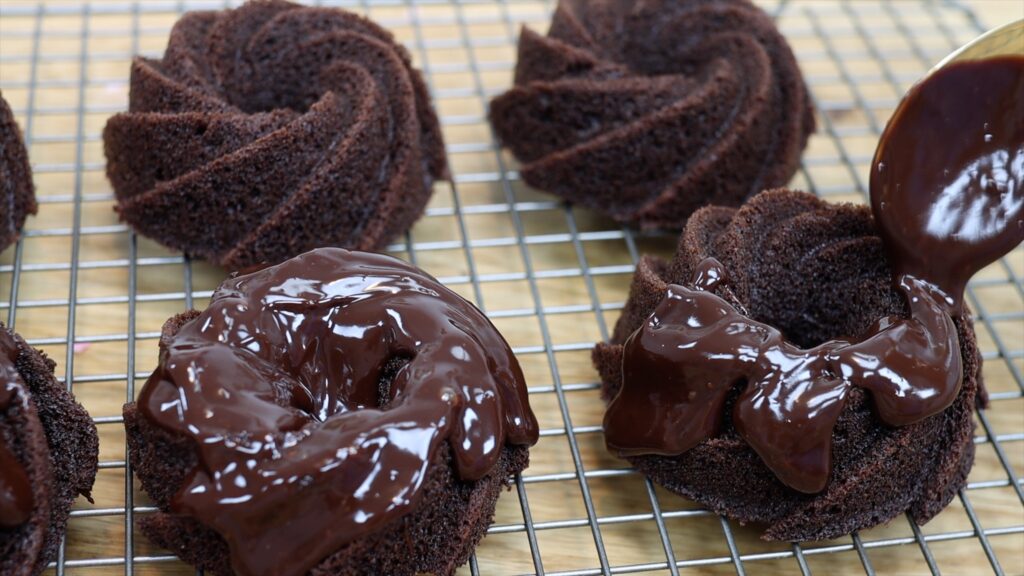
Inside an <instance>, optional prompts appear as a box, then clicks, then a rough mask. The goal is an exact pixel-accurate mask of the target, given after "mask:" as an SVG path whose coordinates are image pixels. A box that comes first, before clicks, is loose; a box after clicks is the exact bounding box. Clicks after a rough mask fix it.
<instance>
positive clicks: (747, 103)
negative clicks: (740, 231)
mask: <svg viewBox="0 0 1024 576" xmlns="http://www.w3.org/2000/svg"><path fill="white" fill-rule="evenodd" d="M490 119H491V123H492V125H493V126H494V129H495V131H496V133H497V135H498V137H499V138H500V140H501V142H502V143H503V144H504V145H505V146H507V147H508V148H509V149H511V151H512V153H513V154H514V155H515V157H516V158H517V159H519V161H520V162H522V164H523V166H522V170H521V174H522V177H523V179H524V180H525V181H526V182H527V183H528V184H530V185H531V186H533V187H535V188H539V189H541V190H545V191H547V192H550V193H552V194H556V195H558V196H561V197H563V198H565V199H567V200H571V201H573V202H578V203H580V204H582V205H584V206H587V207H588V208H592V209H594V210H597V211H600V212H603V213H606V214H608V215H610V216H611V217H613V218H615V219H616V220H618V221H620V222H624V223H628V224H633V225H638V226H641V227H643V228H672V229H679V228H680V227H681V226H682V225H683V223H684V222H685V220H686V217H687V216H689V215H690V213H692V212H693V211H694V210H696V209H697V208H700V207H702V206H705V205H707V204H718V205H727V206H737V205H739V204H740V203H741V202H743V200H744V199H746V198H747V197H748V196H751V195H753V194H755V193H757V192H760V191H761V190H763V189H765V188H771V187H775V186H782V185H784V184H785V183H786V182H788V181H789V179H790V177H791V176H792V175H793V173H794V172H795V171H796V169H797V164H798V162H799V159H800V154H801V151H802V150H803V148H804V146H805V145H806V144H807V138H808V136H809V135H810V134H811V133H812V132H813V131H814V114H813V110H812V108H811V101H810V97H809V95H808V92H807V88H806V87H805V85H804V81H803V79H802V77H801V74H800V70H799V68H798V67H797V63H796V60H795V59H794V57H793V53H792V51H791V50H790V48H789V46H788V45H787V44H786V41H785V39H784V38H783V37H782V35H781V34H780V33H779V31H778V30H777V29H776V28H775V24H774V23H773V22H772V19H771V18H770V17H769V16H768V15H767V14H765V13H764V12H762V11H761V10H760V9H758V8H756V7H755V6H753V5H752V4H751V3H750V2H748V1H747V0H655V1H647V2H632V1H629V0H596V1H584V0H559V2H558V7H557V8H556V10H555V14H554V18H553V20H552V22H551V28H550V30H549V31H548V34H547V36H541V35H539V34H537V33H535V32H533V31H531V30H529V29H525V28H524V29H523V31H522V35H521V36H520V39H519V59H518V62H517V64H516V70H515V87H514V88H512V89H511V90H509V91H508V92H506V93H505V94H503V95H501V96H499V97H498V98H496V99H495V100H494V101H493V102H492V103H491V110H490Z"/></svg>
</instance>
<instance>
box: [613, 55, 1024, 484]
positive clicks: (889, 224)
mask: <svg viewBox="0 0 1024 576" xmlns="http://www.w3.org/2000/svg"><path fill="white" fill-rule="evenodd" d="M1022 93H1024V58H1022V57H1000V58H994V59H990V60H983V61H977V62H966V63H957V64H953V65H950V66H948V67H947V68H944V69H942V70H940V71H938V72H936V73H935V74H933V75H932V76H931V77H929V78H928V79H927V80H926V81H925V82H922V83H921V84H919V85H917V86H915V87H914V88H913V89H912V90H911V91H910V93H908V95H907V96H906V98H905V100H904V102H903V103H902V105H901V107H900V108H899V111H898V112H897V113H896V115H895V116H894V118H893V120H892V121H890V124H889V125H888V127H887V128H886V131H885V133H884V134H883V136H882V140H881V142H880V144H879V147H878V151H877V153H876V155H875V159H874V163H873V166H874V168H875V169H874V170H873V171H872V178H871V200H872V203H871V204H872V210H873V213H874V218H875V221H876V223H877V224H878V226H879V228H880V234H881V236H882V239H883V241H884V243H885V246H886V250H887V252H888V254H889V260H890V264H891V266H892V268H893V278H894V281H895V284H896V288H897V289H898V290H899V291H900V292H902V293H903V294H904V296H905V298H906V300H907V303H908V308H909V310H910V316H909V318H901V317H895V316H887V317H884V318H881V319H879V320H878V321H877V322H875V323H874V325H873V326H871V327H870V328H869V329H868V330H867V331H865V333H863V334H861V335H859V336H858V337H856V338H846V339H838V340H832V341H828V342H825V343H823V344H820V345H818V346H815V347H813V348H810V349H801V348H798V347H796V346H795V345H793V344H792V343H791V342H789V341H787V340H786V338H785V337H784V336H783V334H782V333H781V332H780V331H779V330H777V329H775V328H773V327H771V326H768V325H766V324H763V323H760V322H757V321H754V320H752V319H750V318H748V317H746V316H744V315H743V314H742V313H741V312H740V311H739V310H737V309H736V307H734V306H733V305H732V304H730V303H729V302H728V301H726V300H725V299H723V298H721V297H719V296H718V295H716V294H715V293H713V291H715V290H716V289H720V288H722V287H723V285H724V284H727V278H726V275H727V272H726V269H725V268H724V266H722V264H721V263H720V262H718V261H717V260H715V259H714V258H710V257H709V258H707V259H705V260H703V261H702V262H700V263H699V264H698V266H697V268H696V270H695V272H694V277H693V279H692V285H693V287H692V288H690V287H685V286H679V285H670V286H669V288H668V292H667V294H666V297H665V299H664V300H663V301H662V302H661V303H660V304H659V305H658V307H657V308H656V310H655V311H654V313H653V314H652V315H651V317H650V318H649V319H648V320H647V322H646V323H645V324H644V325H643V326H642V327H641V328H640V329H639V330H637V332H635V333H634V334H633V335H632V336H631V337H630V338H629V339H628V340H627V341H626V344H625V348H624V353H623V382H622V389H621V391H620V392H619V394H618V396H616V397H615V398H614V399H613V400H612V402H611V403H610V405H609V407H608V412H607V413H606V415H605V421H604V424H605V434H606V441H607V444H608V447H609V448H610V449H611V450H613V451H615V452H618V453H619V454H622V455H624V456H635V455H642V454H660V455H667V456H672V455H678V454H682V453H684V452H686V451H687V450H689V449H691V448H693V447H694V446H696V445H697V444H699V443H700V442H702V441H704V440H706V439H708V438H712V437H714V436H716V435H717V434H718V433H719V432H720V430H721V428H722V423H723V419H724V405H725V402H726V399H727V397H728V394H729V392H730V390H732V389H734V388H735V387H737V386H742V387H743V388H742V391H741V392H740V394H739V397H738V398H737V400H736V402H735V404H734V406H733V413H732V421H733V424H734V426H735V428H736V430H737V432H738V433H739V434H740V435H741V436H742V437H743V438H744V440H745V441H746V442H747V443H748V444H750V446H751V447H752V448H753V449H754V450H755V452H757V454H758V455H759V456H760V457H761V459H762V460H763V461H764V463H765V464H766V465H767V466H768V468H769V469H771V470H772V472H773V473H774V474H775V475H776V476H777V477H778V478H779V480H781V481H782V482H783V483H785V484H786V485H788V486H790V487H791V488H793V489H795V490H798V491H801V492H805V493H816V492H819V491H821V490H823V489H824V488H825V487H826V485H827V484H828V480H829V475H830V472H831V463H830V460H831V447H832V431H833V428H834V426H835V423H836V421H837V419H838V418H839V415H840V413H841V412H842V410H843V406H844V404H845V401H846V398H847V396H848V393H849V390H850V388H851V387H853V386H856V387H860V388H863V389H865V390H868V391H870V393H871V398H872V401H873V404H874V407H875V409H876V413H877V416H878V418H879V419H880V420H881V421H882V422H883V423H884V424H887V425H890V426H905V425H909V424H913V423H914V422H918V421H920V420H922V419H924V418H927V417H929V416H932V415H935V414H937V413H939V412H942V411H943V410H945V409H946V408H947V407H949V405H950V404H952V403H953V401H954V400H955V399H956V397H957V395H958V394H959V392H960V387H961V383H962V376H963V368H962V360H961V354H960V346H959V340H958V335H957V331H956V325H955V324H954V322H953V320H952V318H951V315H953V316H959V315H960V314H961V313H962V298H963V290H964V287H965V286H966V284H967V281H968V280H969V279H970V277H971V276H973V275H974V274H975V273H976V272H977V271H978V270H980V269H981V268H983V267H984V266H986V265H988V264H989V263H991V262H993V261H995V260H996V259H998V258H999V257H1001V256H1003V255H1004V254H1006V253H1008V252H1009V251H1010V250H1012V249H1013V248H1014V247H1016V246H1017V245H1019V244H1020V243H1021V242H1022V241H1024V104H1022V102H1021V100H1020V99H1019V95H1020V94H1022ZM939 142H941V145H937V144H936V143H939ZM644 423H647V424H644Z"/></svg>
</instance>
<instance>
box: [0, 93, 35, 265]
mask: <svg viewBox="0 0 1024 576" xmlns="http://www.w3.org/2000/svg"><path fill="white" fill-rule="evenodd" d="M36 209H37V206H36V194H35V186H34V185H33V184H32V168H31V167H30V166H29V163H28V152H27V151H26V150H25V142H24V141H23V140H22V138H21V130H19V129H18V124H17V123H16V122H15V121H14V114H13V113H12V112H11V107H10V106H9V105H8V104H7V100H4V96H3V94H2V93H0V227H2V228H0V251H2V250H4V249H5V248H7V247H8V246H10V245H11V244H13V243H14V242H15V241H17V239H18V233H19V232H20V231H21V227H22V226H24V225H25V218H26V217H27V216H28V215H29V214H35V213H36Z"/></svg>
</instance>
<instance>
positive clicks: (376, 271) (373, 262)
mask: <svg viewBox="0 0 1024 576" xmlns="http://www.w3.org/2000/svg"><path fill="white" fill-rule="evenodd" d="M126 426H127V427H128V430H129V442H130V445H131V446H132V453H133V457H138V458H141V459H142V462H141V463H140V462H139V460H138V459H136V460H135V461H136V462H137V470H139V476H140V478H141V479H142V481H143V486H144V487H145V488H146V490H147V492H150V494H151V495H153V494H156V495H157V496H156V499H157V501H158V503H159V505H160V508H161V510H162V512H161V513H160V514H159V515H158V517H159V518H158V519H157V522H158V523H157V524H152V523H151V524H143V529H144V530H146V531H147V533H151V534H153V535H154V537H155V538H156V539H157V541H160V542H165V543H168V544H171V543H173V538H175V537H176V536H174V535H173V534H170V533H169V532H168V531H167V530H165V529H164V528H166V523H165V524H164V528H161V525H160V524H159V522H161V521H163V520H173V519H175V518H177V519H179V520H180V521H181V522H182V523H183V524H182V525H184V526H189V525H190V524H189V523H194V522H198V523H199V524H200V525H202V526H203V527H205V528H206V529H207V530H212V531H214V532H215V533H216V535H217V537H219V538H222V539H223V542H224V543H225V544H226V547H227V549H228V550H229V551H230V570H229V569H228V568H227V565H226V562H222V561H221V559H210V558H208V557H205V558H204V557H202V556H201V555H199V556H198V557H197V555H196V554H194V553H193V552H194V551H193V552H190V551H189V550H187V549H184V550H182V548H187V547H189V546H192V547H195V546H197V544H195V542H196V540H202V539H203V538H202V537H198V538H197V537H196V536H195V535H193V536H192V537H189V538H185V540H183V541H182V542H183V543H181V544H180V545H178V546H174V548H175V549H176V550H179V552H180V553H185V554H186V555H185V556H183V557H185V558H186V559H189V561H192V562H193V563H197V566H200V567H205V568H213V569H214V571H215V572H217V573H222V572H223V573H228V572H230V571H234V572H236V573H238V574H242V575H246V576H264V575H266V576H269V575H282V576H298V575H301V574H305V573H306V572H307V571H309V570H311V569H313V568H314V567H315V566H317V565H321V566H320V569H322V570H328V571H330V569H331V568H332V567H333V569H336V570H340V571H342V572H344V573H363V572H365V571H366V568H365V566H360V565H353V564H352V562H353V561H354V560H353V559H351V558H349V557H348V556H347V555H346V554H347V551H348V550H349V549H350V548H349V547H350V546H354V545H357V544H355V543H358V542H360V540H361V539H365V538H373V537H375V535H376V534H378V533H380V532H381V531H383V530H388V529H389V527H392V526H395V525H396V523H401V522H402V521H403V519H405V518H407V517H409V516H410V515H413V514H414V513H415V512H416V511H417V510H418V509H420V508H422V507H424V506H431V505H432V504H433V502H431V501H429V499H428V500H426V501H425V499H427V496H425V491H427V490H431V485H430V483H429V481H428V478H429V477H430V476H431V474H432V470H433V469H435V468H436V467H437V466H439V465H441V466H444V467H448V466H450V467H451V468H452V469H453V470H454V473H455V475H456V478H457V481H456V483H457V484H459V485H458V486H451V487H450V488H451V489H452V490H455V491H456V492H459V493H461V494H464V496H460V498H462V497H466V496H465V494H469V493H471V492H474V491H475V490H477V488H478V487H482V488H483V489H485V492H484V493H493V496H490V497H488V496H483V495H482V494H480V495H476V496H473V497H472V498H471V499H472V500H474V501H476V500H479V502H478V504H477V506H483V507H485V508H486V507H487V506H490V512H489V513H486V514H484V524H483V525H482V526H481V531H479V532H476V531H475V530H474V532H476V535H475V536H473V535H470V536H463V537H462V541H456V540H453V539H455V538H458V537H459V534H457V532H458V531H460V530H462V529H463V528H464V527H463V526H461V525H456V526H451V527H448V528H447V529H443V530H440V527H439V525H436V526H435V528H434V529H426V532H420V533H418V534H417V535H415V536H412V535H410V536H408V537H410V538H412V537H416V538H422V537H424V534H426V533H429V534H434V532H433V530H435V529H439V530H440V532H439V533H437V534H436V536H437V537H439V538H441V539H443V540H447V541H448V545H447V546H448V547H451V549H452V550H453V552H452V553H454V554H457V555H458V556H459V558H460V560H461V561H465V559H466V558H467V557H468V553H469V551H470V550H471V547H472V545H474V544H475V539H476V538H479V536H480V535H482V529H483V528H485V527H486V522H487V521H489V519H490V514H493V506H494V498H496V496H497V494H496V492H491V489H490V488H488V487H487V486H488V484H487V483H493V486H500V485H504V483H505V482H506V481H507V478H508V475H509V474H511V473H515V472H518V471H521V469H522V468H523V467H525V450H526V447H527V446H529V445H531V444H533V443H535V442H536V440H537V434H538V429H537V422H536V419H535V418H534V416H533V413H532V412H531V411H530V407H529V403H528V400H527V396H526V384H525V382H524V380H523V374H522V371H521V369H520V367H519V364H518V362H517V360H516V359H515V356H514V355H513V353H512V350H511V349H510V348H509V346H508V344H507V343H506V342H505V341H504V339H503V338H502V337H501V335H500V334H499V333H498V332H497V330H496V329H495V328H494V326H493V325H492V324H491V323H490V322H489V321H488V320H487V318H486V317H485V316H484V315H483V313H481V312H480V311H479V310H478V309H476V308H475V307H474V306H473V305H472V304H470V303H469V302H467V301H466V300H464V299H462V298H461V297H459V296H458V295H456V294H455V293H454V292H452V291H451V290H449V289H447V288H446V287H444V286H443V285H441V284H440V283H439V282H437V280H435V279H434V278H432V277H430V276H429V275H427V274H426V273H424V272H422V271H421V270H419V269H417V268H415V267H413V266H411V265H409V264H406V263H404V262H402V261H400V260H397V259H395V258H391V257H388V256H384V255H377V254H370V253H359V252H348V251H345V250H341V249H336V248H321V249H318V250H314V251H311V252H308V253H306V254H303V255H300V256H298V257H295V258H292V259H290V260H287V261H285V262H284V263H282V264H279V265H276V266H272V267H269V268H266V269H263V270H260V271H257V272H254V273H251V274H247V275H240V276H236V277H233V278H231V279H228V280H226V281H225V282H224V283H223V284H222V285H221V287H220V288H219V289H218V290H217V291H216V292H215V293H214V295H213V298H212V301H211V303H210V306H209V307H208V308H207V309H206V310H205V311H203V312H201V313H198V312H192V313H189V314H186V315H184V316H181V317H177V318H172V319H171V320H170V321H168V324H167V326H166V327H165V331H164V336H163V338H162V339H161V354H160V365H159V367H158V368H157V369H156V371H154V373H153V375H152V376H151V377H150V378H149V380H148V381H147V382H146V385H145V387H144V388H143V390H142V393H141V395H140V397H139V400H138V404H137V405H135V404H132V405H129V406H127V407H126ZM167 435H169V437H170V438H171V439H173V440H170V442H171V443H172V444H173V445H174V447H173V448H172V451H173V453H174V454H176V455H170V454H171V453H170V452H160V450H157V449H156V448H154V446H160V445H161V442H164V439H165V438H167V437H168V436H167ZM182 442H183V444H182ZM448 453H450V454H451V463H450V464H439V463H438V461H437V457H438V455H440V454H448ZM160 454H162V456H161V455H160ZM161 457H163V458H165V459H166V460H168V461H169V462H171V463H172V464H170V465H171V466H172V467H173V470H172V471H171V472H170V473H169V475H168V476H161V475H159V474H157V473H156V472H157V471H159V470H160V467H161V466H162V463H161V462H160V461H158V460H157V459H159V458H161ZM510 458H512V459H513V461H514V462H518V464H516V465H515V466H514V467H513V468H512V469H508V468H507V467H505V465H502V466H501V467H499V463H501V462H506V461H508V460H509V459H510ZM188 462H193V463H194V464H192V465H191V466H189V465H187V464H186V463H188ZM179 463H181V464H179ZM495 473H498V474H501V476H500V477H498V478H493V477H492V476H493V474H495ZM161 495H162V496H161ZM446 497H448V496H447V495H445V494H437V493H434V494H432V496H431V497H430V498H446ZM488 498H490V500H489V501H488ZM450 505H451V506H464V505H465V503H464V502H460V501H459V500H458V499H456V500H455V501H454V502H452V503H450ZM460 522H461V521H460ZM447 530H451V532H450V533H449V532H447ZM171 532H173V531H171ZM200 533H202V532H201V531H200ZM404 537H405V536H403V538H404ZM456 544H457V545H458V547H456ZM399 545H401V546H402V547H403V548H405V550H403V552H402V553H403V554H410V555H412V556H413V557H412V558H410V559H408V560H403V561H402V562H403V564H402V565H401V567H400V568H395V567H392V568H391V569H390V570H391V572H389V573H401V574H414V573H416V572H417V571H437V570H438V568H437V567H436V566H432V565H429V564H428V565H422V564H417V561H418V559H417V558H415V557H414V556H415V553H414V550H415V549H417V548H419V547H420V544H418V543H416V542H412V541H410V542H408V543H403V542H399ZM445 550H446V548H445V547H444V546H438V545H436V544H432V545H431V550H430V554H441V553H445ZM200 552H201V550H200ZM368 553H369V554H377V555H380V554H383V552H381V551H380V550H378V551H377V552H374V550H372V549H371V550H370V551H369V552H368ZM455 565H457V564H455ZM448 567H449V568H450V569H451V570H452V571H453V570H454V565H452V562H451V561H449V564H448ZM399 570H400V572H399ZM442 572H443V573H445V574H447V573H449V571H448V569H447V568H446V569H443V570H442Z"/></svg>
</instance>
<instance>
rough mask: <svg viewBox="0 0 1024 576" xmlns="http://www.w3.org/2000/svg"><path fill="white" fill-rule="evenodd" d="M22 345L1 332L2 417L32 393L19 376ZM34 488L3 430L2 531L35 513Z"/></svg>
mask: <svg viewBox="0 0 1024 576" xmlns="http://www.w3.org/2000/svg"><path fill="white" fill-rule="evenodd" d="M17 360H18V345H17V343H16V342H15V341H14V338H12V337H11V335H10V334H8V333H7V331H6V330H0V414H2V413H3V412H4V411H6V410H7V409H8V408H9V407H11V406H12V405H13V404H14V403H15V402H25V401H26V399H27V394H28V392H27V391H26V390H25V382H24V381H23V380H22V379H21V375H20V374H19V373H18V369H17V366H16V364H15V362H16V361H17ZM32 504H33V498H32V485H31V484H30V483H29V480H28V473H27V472H26V471H25V467H24V466H23V465H22V464H21V462H19V461H18V459H17V458H16V457H15V455H14V452H13V451H12V450H11V447H10V446H8V445H7V440H5V439H4V435H3V433H2V431H0V529H5V528H8V529H9V528H15V527H17V526H20V525H22V524H24V523H25V522H27V521H28V519H29V516H30V515H31V514H32Z"/></svg>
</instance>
